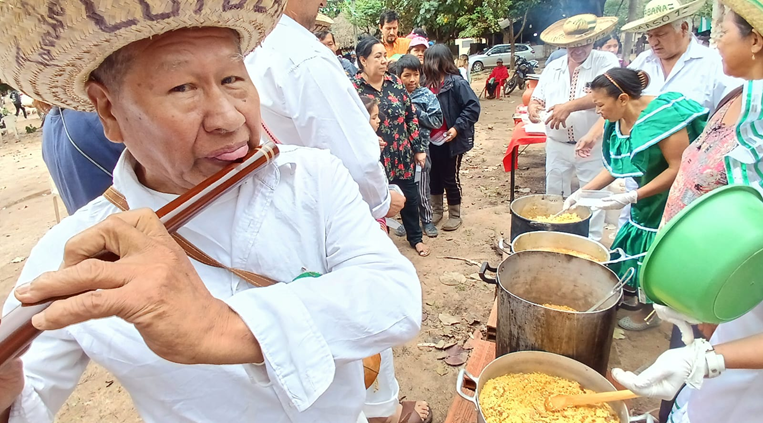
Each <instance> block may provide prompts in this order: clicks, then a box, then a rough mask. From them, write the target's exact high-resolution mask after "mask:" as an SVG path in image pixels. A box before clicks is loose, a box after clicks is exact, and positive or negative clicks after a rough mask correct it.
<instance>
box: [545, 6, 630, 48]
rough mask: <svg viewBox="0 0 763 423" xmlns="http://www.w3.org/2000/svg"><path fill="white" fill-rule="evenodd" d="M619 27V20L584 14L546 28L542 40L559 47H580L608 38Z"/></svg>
mask: <svg viewBox="0 0 763 423" xmlns="http://www.w3.org/2000/svg"><path fill="white" fill-rule="evenodd" d="M615 25H617V18H615V17H605V18H600V17H597V16H596V15H591V14H584V15H576V16H573V17H570V18H566V19H562V20H560V21H558V22H556V23H554V24H553V25H551V26H550V27H548V28H546V30H545V31H543V33H542V34H540V39H541V40H543V42H545V43H546V44H551V45H554V46H559V47H580V46H585V45H588V44H593V43H595V42H596V41H598V40H600V39H602V38H604V37H606V36H607V35H608V34H609V33H610V32H612V30H613V29H615Z"/></svg>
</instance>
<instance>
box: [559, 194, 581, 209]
mask: <svg viewBox="0 0 763 423" xmlns="http://www.w3.org/2000/svg"><path fill="white" fill-rule="evenodd" d="M582 195H583V190H582V189H579V190H577V191H575V192H573V193H572V195H570V196H569V197H567V199H566V200H564V208H562V211H565V210H569V209H571V208H573V207H575V204H577V202H578V201H580V196H582Z"/></svg>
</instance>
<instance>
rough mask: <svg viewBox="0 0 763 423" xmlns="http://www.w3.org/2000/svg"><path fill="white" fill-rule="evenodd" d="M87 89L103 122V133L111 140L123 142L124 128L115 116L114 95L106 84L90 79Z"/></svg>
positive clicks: (88, 95)
mask: <svg viewBox="0 0 763 423" xmlns="http://www.w3.org/2000/svg"><path fill="white" fill-rule="evenodd" d="M85 91H86V92H87V97H88V98H89V99H90V102H92V103H93V106H95V111H96V113H98V117H99V118H100V119H101V124H103V133H104V134H105V135H106V138H108V139H109V141H111V142H115V143H120V144H121V143H123V142H124V137H123V136H122V128H120V127H119V122H117V118H116V117H115V116H114V102H113V101H112V100H113V98H114V95H113V94H112V93H110V92H109V90H108V89H107V88H106V86H105V85H103V84H101V83H100V82H95V81H88V82H87V83H86V84H85Z"/></svg>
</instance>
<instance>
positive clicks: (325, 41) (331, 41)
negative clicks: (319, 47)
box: [321, 34, 337, 54]
mask: <svg viewBox="0 0 763 423" xmlns="http://www.w3.org/2000/svg"><path fill="white" fill-rule="evenodd" d="M321 43H322V44H323V45H324V46H326V47H328V48H329V49H330V50H331V51H333V52H334V54H336V51H337V48H336V43H335V42H334V36H333V35H331V34H328V35H326V38H324V39H323V40H321Z"/></svg>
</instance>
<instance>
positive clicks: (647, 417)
mask: <svg viewBox="0 0 763 423" xmlns="http://www.w3.org/2000/svg"><path fill="white" fill-rule="evenodd" d="M628 421H629V422H645V423H657V420H655V419H654V416H652V415H651V414H649V413H646V414H642V415H640V416H634V417H631V419H630V420H628Z"/></svg>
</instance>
